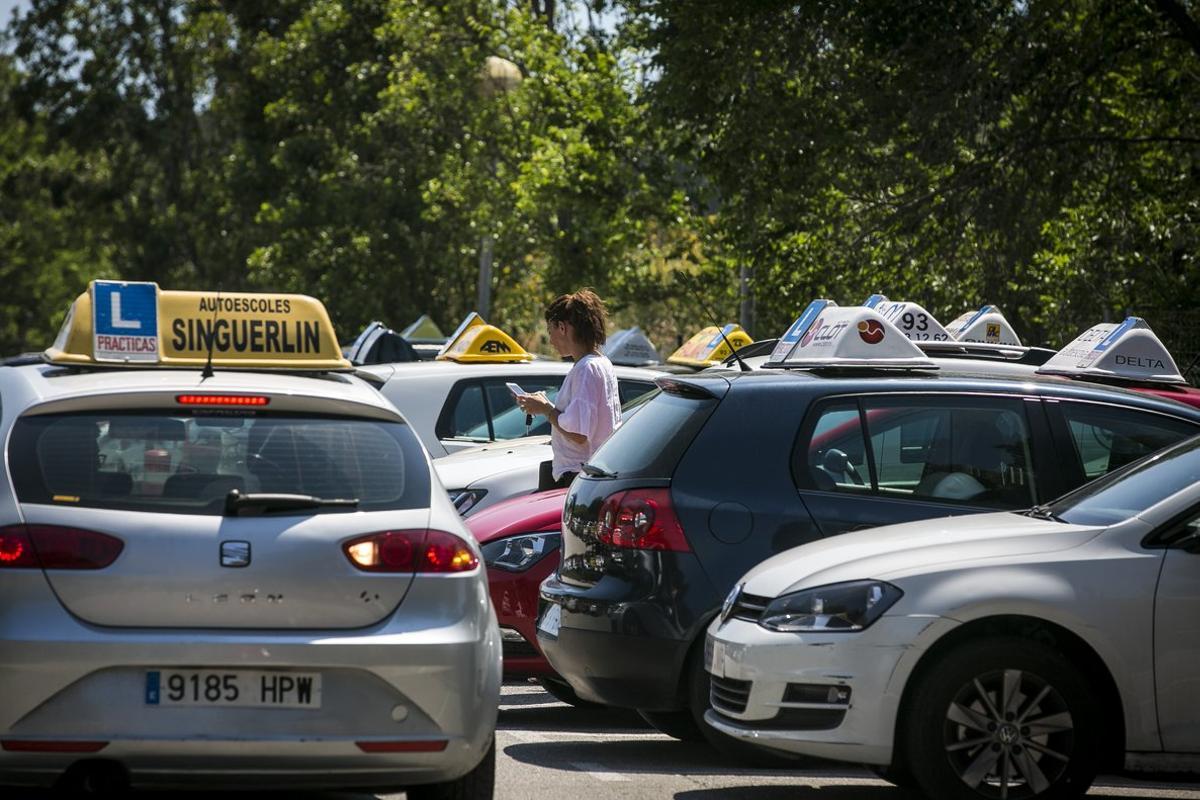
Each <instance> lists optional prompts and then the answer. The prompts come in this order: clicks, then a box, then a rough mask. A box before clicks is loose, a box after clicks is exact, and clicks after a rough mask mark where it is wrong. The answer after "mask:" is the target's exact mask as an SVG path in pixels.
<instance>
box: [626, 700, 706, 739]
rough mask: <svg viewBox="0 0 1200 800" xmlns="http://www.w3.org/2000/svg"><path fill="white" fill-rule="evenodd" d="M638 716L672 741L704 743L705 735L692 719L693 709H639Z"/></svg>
mask: <svg viewBox="0 0 1200 800" xmlns="http://www.w3.org/2000/svg"><path fill="white" fill-rule="evenodd" d="M637 713H638V715H639V716H640V717H641V718H642V719H644V720H646V722H647V724H649V725H650V727H651V728H654V730H656V731H658V732H659V733H665V734H666V735H667V736H670V737H671V738H672V739H678V740H680V741H681V742H703V741H704V733H703V732H702V731H701V730H700V727H699V726H698V725H697V724H696V720H695V718H694V717H692V712H691V709H686V708H685V709H681V710H679V711H643V710H642V709H640V708H639V709H638V712H637Z"/></svg>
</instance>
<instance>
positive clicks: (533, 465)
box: [433, 389, 658, 517]
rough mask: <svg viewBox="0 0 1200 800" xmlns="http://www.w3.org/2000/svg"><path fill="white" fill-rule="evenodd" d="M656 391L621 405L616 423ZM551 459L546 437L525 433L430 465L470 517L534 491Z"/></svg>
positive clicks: (544, 477)
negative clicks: (520, 436)
mask: <svg viewBox="0 0 1200 800" xmlns="http://www.w3.org/2000/svg"><path fill="white" fill-rule="evenodd" d="M657 392H658V390H657V389H655V390H654V391H650V392H646V393H645V394H642V395H638V396H637V397H635V398H633V399H632V400H630V401H629V402H628V403H626V404H625V405H624V406H622V407H621V420H620V422H618V423H617V426H618V427H620V426H621V424H622V423H624V422H625V420H627V419H629V417H630V416H631V415H632V414H634V413H636V412H637V410H638V409H639V408H641V407H642V406H644V405H645V404H646V402H647V401H648V400H649V399H650V398H652V397H654V395H655V394H657ZM553 458H554V453H553V452H552V451H551V449H550V437H549V436H525V437H523V438H520V439H510V440H508V441H505V442H495V443H493V444H485V445H480V446H479V447H472V448H471V449H469V450H459V451H458V452H456V453H451V454H450V455H448V456H442V457H441V458H437V459H434V461H433V467H434V469H436V470H437V474H438V477H439V478H441V480H442V485H443V486H445V487H446V492H447V493H448V494H449V495H450V502H452V503H454V507H455V508H457V509H458V513H460V514H462V515H463V516H464V517H469V516H471V515H472V514H474V513H476V512H478V511H482V510H483V509H485V508H487V507H488V506H492V505H495V504H496V503H499V502H500V501H501V500H507V499H508V498H510V497H516V496H518V495H522V494H529V493H530V492H534V491H537V489H538V487H539V486H540V485H542V482H543V480H544V479H545V480H548V479H549V478H550V474H549V469H550V463H551V461H552V460H553Z"/></svg>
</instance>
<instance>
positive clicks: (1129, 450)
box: [1059, 402, 1197, 480]
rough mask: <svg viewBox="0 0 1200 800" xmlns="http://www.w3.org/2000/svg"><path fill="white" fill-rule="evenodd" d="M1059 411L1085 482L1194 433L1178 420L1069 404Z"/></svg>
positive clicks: (1094, 406) (1192, 427) (1132, 411)
mask: <svg viewBox="0 0 1200 800" xmlns="http://www.w3.org/2000/svg"><path fill="white" fill-rule="evenodd" d="M1059 407H1060V408H1061V409H1062V413H1063V417H1064V418H1065V419H1066V421H1067V427H1068V429H1069V430H1070V433H1071V442H1072V443H1073V444H1074V445H1075V457H1076V458H1077V459H1078V461H1079V466H1080V469H1081V470H1082V472H1083V475H1084V477H1086V478H1087V479H1088V480H1092V479H1093V478H1098V477H1100V476H1101V475H1104V474H1105V473H1107V472H1111V471H1112V470H1114V469H1117V468H1118V467H1123V466H1125V465H1126V464H1128V463H1129V462H1131V461H1136V460H1137V459H1139V458H1141V457H1142V456H1144V455H1149V454H1150V453H1153V452H1154V451H1155V450H1161V449H1162V448H1164V447H1166V446H1167V445H1169V444H1172V443H1174V442H1177V441H1179V440H1180V439H1183V438H1186V437H1188V436H1191V435H1193V434H1195V433H1196V432H1197V428H1196V426H1194V425H1189V424H1188V423H1186V422H1183V421H1182V420H1175V419H1171V418H1170V417H1165V416H1160V415H1158V414H1150V413H1146V412H1144V411H1134V410H1132V409H1128V408H1115V407H1112V406H1102V405H1091V404H1087V403H1070V402H1064V403H1060V404H1059Z"/></svg>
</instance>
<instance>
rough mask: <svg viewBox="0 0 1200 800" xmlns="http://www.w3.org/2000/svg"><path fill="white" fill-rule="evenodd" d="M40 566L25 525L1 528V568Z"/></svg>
mask: <svg viewBox="0 0 1200 800" xmlns="http://www.w3.org/2000/svg"><path fill="white" fill-rule="evenodd" d="M39 566H41V565H40V564H38V560H37V555H35V554H34V552H33V542H31V541H29V534H27V533H26V532H25V526H24V525H9V526H7V527H4V528H0V568H4V567H35V568H36V567H39Z"/></svg>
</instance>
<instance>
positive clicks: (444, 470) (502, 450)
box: [433, 436, 554, 489]
mask: <svg viewBox="0 0 1200 800" xmlns="http://www.w3.org/2000/svg"><path fill="white" fill-rule="evenodd" d="M553 458H554V455H553V453H551V451H550V437H549V436H529V437H526V438H523V439H512V440H510V441H508V442H495V443H493V444H485V445H481V446H479V447H472V448H470V449H467V450H460V451H458V452H457V453H452V454H450V455H448V456H442V457H441V458H435V459H434V460H433V466H434V469H436V470H437V473H438V477H439V478H441V480H442V485H443V486H445V487H446V488H447V489H465V488H467V487H469V486H471V485H473V484H474V483H475V482H476V481H480V480H484V479H485V478H489V477H491V476H492V475H498V474H500V473H502V472H509V471H511V470H514V469H523V468H536V467H537V466H538V465H539V464H541V463H542V462H543V461H550V460H552V459H553Z"/></svg>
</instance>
